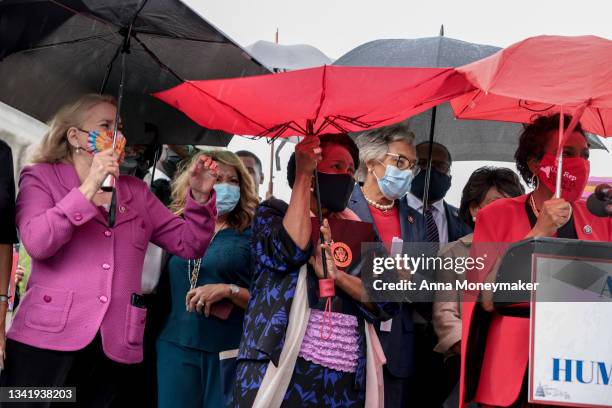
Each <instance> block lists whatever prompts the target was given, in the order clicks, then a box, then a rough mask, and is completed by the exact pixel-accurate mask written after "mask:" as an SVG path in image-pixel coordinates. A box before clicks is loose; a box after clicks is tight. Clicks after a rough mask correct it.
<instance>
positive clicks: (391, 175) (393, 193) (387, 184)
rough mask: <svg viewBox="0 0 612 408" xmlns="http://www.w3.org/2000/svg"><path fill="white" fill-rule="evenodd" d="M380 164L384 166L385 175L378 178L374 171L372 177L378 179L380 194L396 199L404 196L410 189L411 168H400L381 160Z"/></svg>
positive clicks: (412, 175) (412, 173)
mask: <svg viewBox="0 0 612 408" xmlns="http://www.w3.org/2000/svg"><path fill="white" fill-rule="evenodd" d="M381 164H382V165H383V166H385V175H384V176H382V178H378V176H376V173H374V177H376V180H377V181H378V188H379V189H380V192H381V193H382V195H384V196H385V197H386V198H388V199H389V200H397V199H400V198H402V197H403V196H405V195H406V193H408V191H410V186H411V184H412V179H413V177H414V172H413V171H412V170H400V169H398V168H397V167H395V166H392V165H390V164H387V165H385V164H384V163H382V162H381Z"/></svg>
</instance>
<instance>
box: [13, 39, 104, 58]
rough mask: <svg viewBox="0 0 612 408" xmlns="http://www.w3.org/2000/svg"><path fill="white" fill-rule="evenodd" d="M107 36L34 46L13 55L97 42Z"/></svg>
mask: <svg viewBox="0 0 612 408" xmlns="http://www.w3.org/2000/svg"><path fill="white" fill-rule="evenodd" d="M108 35H109V34H100V35H94V36H91V37H85V38H77V39H74V40H67V41H59V42H56V43H50V44H43V45H38V46H34V47H31V48H27V49H24V50H20V51H18V52H16V53H15V54H20V53H24V52H30V51H40V50H44V49H47V48H53V47H59V46H62V45H71V44H78V43H82V42H86V41H91V40H99V39H102V38H105V37H108Z"/></svg>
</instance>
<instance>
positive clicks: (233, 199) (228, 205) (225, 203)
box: [215, 183, 240, 215]
mask: <svg viewBox="0 0 612 408" xmlns="http://www.w3.org/2000/svg"><path fill="white" fill-rule="evenodd" d="M215 193H216V195H217V214H218V215H225V214H229V213H230V212H232V211H233V210H234V208H236V205H238V201H240V187H238V186H235V185H233V184H227V183H219V184H215Z"/></svg>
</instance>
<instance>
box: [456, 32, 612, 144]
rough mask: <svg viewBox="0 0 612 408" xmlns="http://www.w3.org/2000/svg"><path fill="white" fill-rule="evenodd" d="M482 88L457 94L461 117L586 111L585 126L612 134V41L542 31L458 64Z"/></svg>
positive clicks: (524, 118)
mask: <svg viewBox="0 0 612 408" xmlns="http://www.w3.org/2000/svg"><path fill="white" fill-rule="evenodd" d="M458 71H460V72H462V73H463V74H464V75H465V77H466V78H467V79H468V80H469V81H470V82H471V83H472V84H473V85H474V86H475V87H476V88H477V89H476V90H474V91H472V92H470V93H468V94H466V95H464V96H461V97H459V98H456V99H455V100H453V101H452V103H451V104H452V107H453V110H454V111H455V114H456V115H457V117H459V118H465V119H485V120H503V121H509V122H522V123H529V122H531V121H532V120H533V118H534V117H535V116H536V115H542V114H550V113H556V112H560V111H561V110H563V112H564V113H566V114H572V115H573V114H575V113H578V114H579V113H580V112H581V111H582V110H583V109H584V112H583V113H582V117H581V118H580V122H581V124H582V127H583V128H584V129H585V130H587V131H589V132H592V133H594V134H597V135H600V136H604V137H610V136H612V41H610V40H607V39H604V38H600V37H595V36H581V37H562V36H539V37H533V38H528V39H526V40H524V41H521V42H519V43H516V44H514V45H512V46H510V47H508V48H506V49H504V50H501V51H499V52H497V53H496V54H494V55H492V56H490V57H488V58H485V59H483V60H481V61H477V62H474V63H471V64H468V65H465V66H463V67H460V68H458Z"/></svg>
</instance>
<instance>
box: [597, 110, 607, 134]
mask: <svg viewBox="0 0 612 408" xmlns="http://www.w3.org/2000/svg"><path fill="white" fill-rule="evenodd" d="M595 112H597V117H598V118H599V122H600V123H601V128H602V129H603V133H604V134H603V135H604V136H607V135H608V131H607V130H606V124H605V123H604V120H603V117H602V116H601V110H599V108H595Z"/></svg>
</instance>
